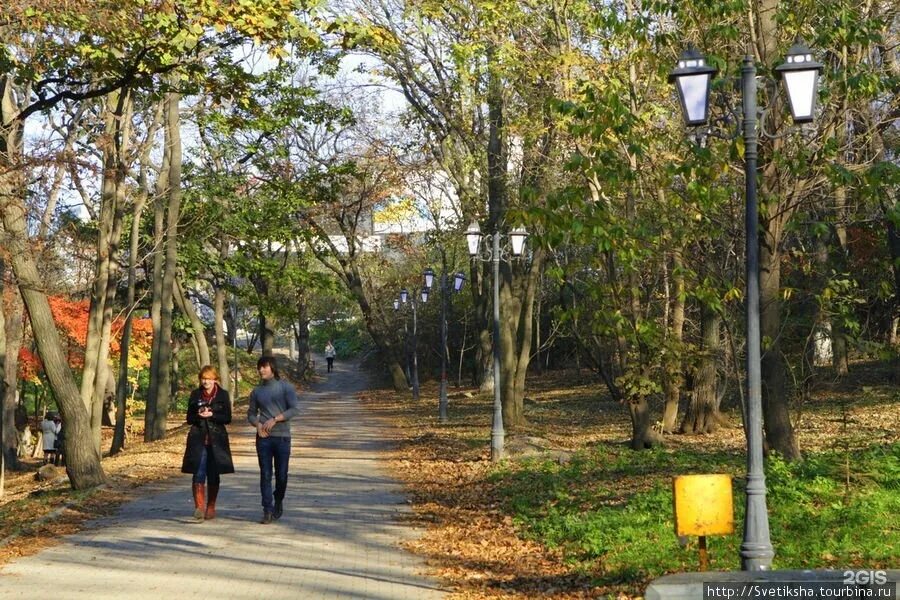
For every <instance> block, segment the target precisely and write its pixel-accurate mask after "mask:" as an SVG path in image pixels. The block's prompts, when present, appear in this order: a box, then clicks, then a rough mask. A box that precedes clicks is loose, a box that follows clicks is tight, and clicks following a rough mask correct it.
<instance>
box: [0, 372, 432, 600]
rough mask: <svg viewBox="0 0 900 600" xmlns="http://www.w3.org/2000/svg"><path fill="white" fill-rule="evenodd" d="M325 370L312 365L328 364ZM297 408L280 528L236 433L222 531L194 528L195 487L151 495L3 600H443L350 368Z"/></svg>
mask: <svg viewBox="0 0 900 600" xmlns="http://www.w3.org/2000/svg"><path fill="white" fill-rule="evenodd" d="M324 362H325V361H324V360H322V362H321V363H320V364H324ZM326 377H327V378H328V379H327V380H326V381H324V382H323V383H321V384H319V385H317V386H316V387H315V389H314V390H313V391H312V392H303V393H302V394H301V395H300V404H301V414H300V416H299V417H298V418H297V420H296V421H295V422H294V435H293V446H294V450H293V455H292V458H291V470H290V478H289V481H288V493H287V497H286V498H285V513H284V516H283V517H282V518H281V519H280V520H279V521H276V522H275V523H273V524H271V525H260V524H259V523H258V522H257V521H258V519H259V517H260V516H261V513H262V508H261V506H260V499H259V469H258V466H257V464H256V453H255V451H254V450H253V437H252V435H251V434H252V430H251V429H250V428H249V426H245V416H244V414H243V413H240V414H235V419H234V421H235V422H234V423H233V424H232V425H231V427H230V433H231V437H232V446H233V451H234V459H235V467H236V470H237V472H236V473H235V474H234V475H226V476H223V479H222V488H221V491H220V492H219V500H218V502H217V505H218V506H217V509H218V510H217V513H218V518H217V519H215V520H214V521H208V522H202V523H198V522H196V521H194V520H193V519H192V518H191V513H192V511H193V504H192V503H191V499H190V476H189V475H186V476H182V477H179V478H176V479H175V480H173V481H169V482H165V483H162V484H158V485H155V486H151V487H148V488H145V489H146V492H145V493H144V494H142V497H141V498H139V499H137V500H135V501H133V502H130V503H128V504H126V505H124V506H123V507H122V509H121V510H120V511H119V513H118V514H117V515H116V516H114V517H111V518H107V519H102V520H99V521H97V522H95V523H94V524H93V525H92V526H91V527H89V528H88V529H86V530H85V531H83V532H81V533H79V534H76V535H72V536H69V537H68V538H66V540H65V541H64V542H63V543H62V544H60V545H58V546H55V547H53V548H49V549H47V550H45V551H43V552H41V553H39V554H37V555H35V556H30V557H26V558H22V559H20V560H16V561H13V562H11V563H9V564H8V565H6V566H5V567H3V569H2V571H0V597H2V598H3V599H9V598H29V599H33V598H54V599H56V598H58V599H60V600H70V599H80V598H85V599H87V598H90V599H92V600H93V599H97V598H117V599H121V598H136V599H144V598H147V599H149V598H153V599H154V600H156V599H159V598H166V599H169V598H172V599H181V598H204V599H207V598H210V597H219V598H228V599H229V600H231V599H244V598H266V599H278V598H285V599H288V598H290V599H291V600H294V599H302V600H306V599H310V600H319V599H323V600H324V599H335V598H342V599H348V598H354V599H355V598H365V599H373V600H375V599H385V600H387V599H392V600H393V599H397V600H402V599H410V600H412V599H415V600H431V599H438V598H443V597H444V594H443V593H442V592H441V591H439V589H438V587H437V584H436V583H435V582H434V581H431V580H428V579H426V578H425V577H423V576H422V575H421V573H422V572H423V564H422V562H421V561H419V560H418V559H417V558H416V557H414V556H412V555H411V554H409V553H407V552H405V551H403V550H402V549H401V548H400V547H399V545H398V543H399V542H400V541H401V540H404V539H409V538H411V537H414V536H415V535H416V533H415V532H414V531H412V530H410V529H409V528H408V527H406V526H403V525H401V524H399V523H398V522H397V517H398V516H400V515H401V514H402V513H404V512H405V511H406V510H408V508H407V507H406V505H405V502H404V497H403V496H402V495H401V494H402V490H401V488H400V487H399V486H398V484H397V483H396V482H394V481H392V480H391V479H390V478H389V477H388V475H387V474H386V473H385V471H384V470H383V469H382V468H381V466H380V465H379V463H378V452H379V450H381V449H382V448H383V447H384V445H383V443H382V438H381V436H380V435H379V428H380V425H378V424H377V423H375V422H373V421H372V420H371V419H367V418H366V413H365V412H364V411H365V409H364V408H363V407H362V406H361V405H360V403H359V402H358V401H357V400H356V397H355V394H354V393H353V392H354V391H358V390H362V389H365V388H366V380H365V377H364V376H363V375H362V374H361V373H359V372H357V371H356V370H355V365H352V364H351V365H347V364H341V363H340V362H339V363H338V364H337V365H336V368H335V371H334V372H333V373H331V374H330V375H326Z"/></svg>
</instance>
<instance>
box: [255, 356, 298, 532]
mask: <svg viewBox="0 0 900 600" xmlns="http://www.w3.org/2000/svg"><path fill="white" fill-rule="evenodd" d="M256 370H257V371H258V372H259V378H260V380H261V381H260V383H259V385H257V386H256V387H255V388H253V391H252V392H250V407H249V409H248V410H247V420H248V421H249V422H250V424H251V425H253V426H254V427H256V457H257V459H258V460H259V492H260V495H261V496H262V507H263V517H262V520H261V521H260V523H262V524H264V525H267V524H269V523H271V522H272V520H273V519H278V518H280V517H281V514H282V512H284V508H283V507H284V494H285V492H286V491H287V479H288V463H289V461H290V458H291V424H290V423H289V422H288V421H290V420H291V419H292V418H293V417H294V416H295V415H296V414H297V412H298V408H297V392H296V391H295V390H294V386H292V385H291V384H289V383H286V382H284V381H281V376H280V375H279V374H278V365H277V363H276V362H275V359H274V358H273V357H271V356H263V357H262V358H260V359H259V360H258V361H257V362H256ZM273 466H274V470H273ZM273 473H274V475H275V492H274V494H273V492H272V475H273Z"/></svg>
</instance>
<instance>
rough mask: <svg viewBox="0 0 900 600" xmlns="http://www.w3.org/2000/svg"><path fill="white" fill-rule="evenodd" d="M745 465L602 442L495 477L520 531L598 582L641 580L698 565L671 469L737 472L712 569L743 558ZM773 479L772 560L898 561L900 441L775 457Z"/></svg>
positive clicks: (714, 542)
mask: <svg viewBox="0 0 900 600" xmlns="http://www.w3.org/2000/svg"><path fill="white" fill-rule="evenodd" d="M848 459H849V465H850V469H849V473H850V484H849V486H848V485H847V474H848V470H847V468H846V466H847V461H848ZM744 469H745V466H744V458H743V456H739V455H729V454H722V453H709V454H698V453H696V452H689V451H667V450H652V451H647V452H639V453H634V452H631V451H629V450H625V449H623V448H622V447H615V446H610V445H600V446H597V447H595V448H592V449H591V450H590V451H587V452H583V453H580V454H578V455H576V457H575V458H574V459H573V460H572V461H571V462H570V463H569V464H567V465H563V466H560V465H557V464H555V463H551V462H546V463H528V464H526V465H525V466H524V467H523V468H517V467H513V466H508V467H506V468H505V469H502V470H500V471H497V472H496V473H495V475H494V480H495V483H497V485H498V486H499V487H500V495H501V497H505V498H506V499H507V502H506V505H505V510H506V511H507V512H508V514H510V515H511V516H512V517H513V520H514V522H515V523H516V524H517V525H518V527H519V529H520V531H521V533H522V535H524V536H525V537H527V538H530V539H533V540H536V541H538V542H540V543H542V544H545V545H546V546H548V547H550V548H556V549H559V550H560V551H561V552H562V553H563V555H564V556H565V557H566V559H567V560H568V561H570V562H571V563H572V564H573V565H575V566H576V567H577V568H578V570H580V571H582V572H584V573H586V574H589V575H591V576H592V577H594V578H595V579H596V580H597V583H598V584H605V585H616V584H628V585H634V584H641V583H645V582H646V581H647V580H649V579H652V578H654V577H657V576H660V575H663V574H665V573H669V572H676V571H684V570H696V568H697V564H698V558H697V548H696V539H691V540H690V541H689V543H688V545H687V546H685V547H682V546H680V545H679V543H678V540H677V538H676V537H675V534H674V519H673V508H672V507H673V502H672V486H671V479H672V477H673V476H674V475H682V474H690V473H729V474H732V475H734V476H735V480H734V488H735V489H734V501H735V525H736V531H735V533H734V534H732V535H728V536H717V537H710V538H709V539H708V546H709V553H710V568H711V569H713V570H736V569H739V568H740V561H739V554H738V553H739V548H740V544H741V535H742V523H743V513H744V493H743V486H744V480H743V477H742V476H743V472H744ZM766 482H767V490H768V508H769V518H770V528H771V537H772V543H773V546H774V547H775V552H776V557H775V561H774V564H773V567H774V568H816V567H847V566H866V567H870V568H885V567H888V566H891V565H896V563H897V558H898V556H900V550H898V549H900V526H898V524H897V519H896V515H897V514H900V493H898V492H900V444H894V445H890V446H885V447H874V448H868V449H864V450H860V451H855V452H853V453H850V454H846V453H842V452H828V453H820V454H810V455H808V456H807V457H806V458H805V460H804V461H802V462H799V463H796V464H789V463H786V462H784V461H783V460H781V459H779V458H777V457H769V458H768V459H767V461H766Z"/></svg>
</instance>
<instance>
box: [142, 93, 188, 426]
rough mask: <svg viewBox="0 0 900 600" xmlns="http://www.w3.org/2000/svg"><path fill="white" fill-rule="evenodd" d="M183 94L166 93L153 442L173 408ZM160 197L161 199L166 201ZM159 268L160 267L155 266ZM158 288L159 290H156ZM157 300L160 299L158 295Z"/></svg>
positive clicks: (151, 415) (149, 416)
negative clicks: (162, 255) (162, 244)
mask: <svg viewBox="0 0 900 600" xmlns="http://www.w3.org/2000/svg"><path fill="white" fill-rule="evenodd" d="M179 101H180V95H179V94H178V93H176V92H168V93H167V94H166V146H167V148H168V150H169V164H168V172H167V173H166V174H167V176H168V177H167V184H168V206H167V207H166V208H165V212H166V229H165V259H164V261H163V264H162V265H161V269H160V270H161V271H162V274H161V275H162V279H161V282H160V289H159V293H160V297H159V335H158V336H154V350H155V352H154V354H155V358H156V363H155V364H153V365H151V367H150V368H151V373H152V374H155V376H151V389H150V391H149V392H150V393H149V396H148V398H149V397H152V398H153V403H152V404H153V408H152V413H151V409H150V402H149V401H148V409H147V416H146V419H145V422H146V426H145V430H144V440H145V441H148V442H151V441H154V440H159V439H162V438H164V437H165V435H166V417H167V416H168V412H169V403H170V401H171V398H172V396H171V391H172V356H173V352H172V321H173V314H172V312H173V304H174V300H173V296H174V293H175V271H176V269H177V268H178V218H179V215H180V212H181V130H180V127H181V124H180V115H179ZM163 201H164V200H163V198H160V200H159V202H163ZM154 271H156V269H154ZM154 291H155V290H154ZM154 304H156V300H155V299H154Z"/></svg>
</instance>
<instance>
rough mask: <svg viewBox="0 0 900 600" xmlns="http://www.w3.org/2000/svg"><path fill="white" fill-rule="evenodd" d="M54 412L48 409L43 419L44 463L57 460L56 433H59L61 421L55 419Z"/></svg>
mask: <svg viewBox="0 0 900 600" xmlns="http://www.w3.org/2000/svg"><path fill="white" fill-rule="evenodd" d="M53 416H54V414H53V413H52V412H50V411H47V412H46V413H45V414H44V420H43V421H41V435H42V436H43V442H42V446H43V447H44V464H45V465H46V464H48V463H54V462H56V434H58V433H59V427H60V426H59V422H58V421H54V420H53Z"/></svg>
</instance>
